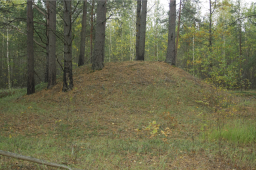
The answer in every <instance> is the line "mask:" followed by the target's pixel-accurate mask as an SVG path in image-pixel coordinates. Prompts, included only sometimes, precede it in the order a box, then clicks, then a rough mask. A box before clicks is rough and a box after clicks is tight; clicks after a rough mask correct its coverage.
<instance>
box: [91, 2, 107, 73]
mask: <svg viewBox="0 0 256 170" xmlns="http://www.w3.org/2000/svg"><path fill="white" fill-rule="evenodd" d="M106 6H107V0H104V1H103V0H98V1H97V20H96V28H95V43H94V44H95V45H94V54H93V59H92V69H93V70H101V69H102V68H103V67H104V55H105V52H104V51H105V50H104V49H105V48H104V47H105V27H106V12H107V8H106Z"/></svg>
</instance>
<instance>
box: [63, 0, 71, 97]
mask: <svg viewBox="0 0 256 170" xmlns="http://www.w3.org/2000/svg"><path fill="white" fill-rule="evenodd" d="M63 3H64V13H63V18H64V73H63V88H62V91H64V92H66V91H68V90H72V88H73V75H72V25H71V13H72V11H71V1H70V0H64V2H63Z"/></svg>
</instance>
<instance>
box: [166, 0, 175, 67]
mask: <svg viewBox="0 0 256 170" xmlns="http://www.w3.org/2000/svg"><path fill="white" fill-rule="evenodd" d="M175 27H176V1H175V0H170V13H169V28H168V31H169V32H168V47H167V54H166V60H165V62H167V63H169V64H171V65H175V64H176V53H175Z"/></svg>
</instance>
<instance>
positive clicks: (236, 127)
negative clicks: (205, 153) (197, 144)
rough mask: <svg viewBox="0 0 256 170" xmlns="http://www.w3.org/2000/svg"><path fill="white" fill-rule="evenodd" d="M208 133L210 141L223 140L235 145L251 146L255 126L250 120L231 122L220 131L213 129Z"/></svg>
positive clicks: (254, 135) (253, 139) (255, 132)
mask: <svg viewBox="0 0 256 170" xmlns="http://www.w3.org/2000/svg"><path fill="white" fill-rule="evenodd" d="M209 133H210V134H209V139H211V140H219V139H223V140H227V141H229V142H234V143H237V144H239V143H240V144H251V143H254V142H255V139H256V124H255V122H254V121H251V120H244V121H243V120H233V121H229V122H227V123H226V124H225V125H224V126H223V127H222V128H221V129H213V130H212V131H210V132H209Z"/></svg>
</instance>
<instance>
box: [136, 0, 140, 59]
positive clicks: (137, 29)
mask: <svg viewBox="0 0 256 170" xmlns="http://www.w3.org/2000/svg"><path fill="white" fill-rule="evenodd" d="M140 11H141V0H137V16H136V60H138V58H139V44H140Z"/></svg>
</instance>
